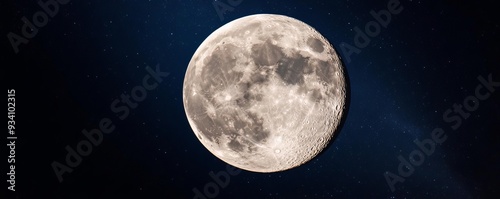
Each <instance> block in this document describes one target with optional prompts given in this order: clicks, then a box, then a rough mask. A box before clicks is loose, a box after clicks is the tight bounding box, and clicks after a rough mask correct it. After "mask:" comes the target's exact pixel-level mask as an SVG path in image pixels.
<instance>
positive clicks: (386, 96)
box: [0, 0, 500, 199]
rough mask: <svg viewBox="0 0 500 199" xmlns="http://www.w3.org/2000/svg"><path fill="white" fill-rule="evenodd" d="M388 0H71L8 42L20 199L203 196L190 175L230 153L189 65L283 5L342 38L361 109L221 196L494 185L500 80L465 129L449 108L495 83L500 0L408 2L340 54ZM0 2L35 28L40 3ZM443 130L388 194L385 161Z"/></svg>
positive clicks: (216, 167)
mask: <svg viewBox="0 0 500 199" xmlns="http://www.w3.org/2000/svg"><path fill="white" fill-rule="evenodd" d="M44 2H45V1H44ZM61 2H62V1H61ZM220 2H222V3H223V4H225V5H228V6H231V5H230V2H228V1H225V0H221V1H220ZM233 2H237V1H233ZM388 2H389V0H380V1H347V0H339V1H250V0H242V2H241V3H240V4H238V5H235V6H231V9H232V11H227V12H226V13H225V14H224V15H223V17H224V20H221V18H220V16H219V15H218V13H217V11H216V9H215V8H214V6H213V1H211V0H197V1H189V0H184V1H160V0H158V1H84V2H82V1H70V2H69V3H67V4H65V5H60V7H59V11H58V12H57V13H56V14H55V16H54V17H50V19H49V21H48V22H47V24H46V25H45V26H44V27H40V28H39V30H38V33H37V34H36V35H35V36H34V37H33V38H30V39H29V43H27V44H20V45H19V52H18V53H14V50H13V48H12V45H11V44H10V43H9V40H8V38H7V37H4V39H2V49H3V50H2V52H3V53H2V55H1V56H2V62H1V63H2V64H3V66H4V68H6V73H5V74H6V76H5V77H6V82H7V87H8V89H10V88H14V89H16V92H17V99H16V100H17V102H18V103H17V110H18V113H17V117H16V124H17V129H18V134H19V135H18V137H19V140H18V141H17V142H18V143H19V144H18V149H17V151H16V152H17V154H18V158H17V164H16V166H17V169H16V172H17V175H16V177H17V184H16V188H17V191H16V192H15V193H11V192H10V191H8V190H6V191H8V192H9V193H10V194H11V195H12V196H14V197H13V198H34V197H36V198H40V197H50V198H109V197H111V198H118V197H121V198H132V197H135V198H136V197H140V198H193V197H194V196H195V193H194V192H193V188H196V189H199V190H201V192H203V188H204V186H206V185H207V183H210V182H213V181H214V180H213V179H212V178H211V177H210V176H209V172H210V171H213V172H215V173H217V172H219V171H224V170H225V169H226V165H227V164H225V163H224V162H222V161H221V160H219V159H217V158H216V157H215V156H213V155H212V154H210V152H209V151H208V150H206V149H205V148H204V147H203V146H202V145H201V143H200V142H199V141H198V140H197V138H196V137H195V136H194V134H193V132H192V130H191V128H190V126H189V124H188V122H187V119H186V116H185V113H184V109H183V105H182V83H183V78H184V73H185V71H186V68H187V65H188V63H189V61H190V59H191V56H192V55H193V54H194V52H195V50H196V49H197V47H198V46H199V45H200V44H201V42H203V40H204V39H205V38H206V37H207V36H208V35H209V34H210V33H212V32H213V31H214V30H216V29H217V28H219V27H220V26H222V25H224V24H225V23H227V22H229V21H231V20H234V19H237V18H239V17H243V16H247V15H251V14H259V13H271V14H282V15H287V16H290V17H294V18H296V19H299V20H301V21H303V22H305V23H307V24H309V25H310V26H312V27H314V28H315V29H316V30H317V31H318V32H320V33H321V34H322V35H323V36H324V37H325V38H326V39H328V40H329V41H330V43H332V44H333V45H334V47H335V48H336V50H337V52H338V53H339V54H340V56H341V57H342V59H343V60H344V64H345V68H346V70H347V72H348V75H349V80H350V90H351V92H350V106H349V111H348V114H347V117H346V120H345V123H344V124H343V127H342V129H341V130H340V134H339V135H338V137H336V139H335V140H334V141H333V142H332V143H331V144H330V146H329V147H328V148H327V149H326V150H325V151H324V152H323V153H321V154H320V155H319V156H318V157H317V158H315V159H313V160H312V161H310V162H309V163H307V164H305V165H303V166H301V167H298V168H295V169H292V170H289V171H284V172H279V173H271V174H260V173H253V172H247V171H241V173H239V174H237V175H235V176H231V178H230V182H229V183H228V185H227V187H225V188H220V189H219V192H218V193H217V194H215V195H216V196H217V198H287V199H288V198H493V196H495V195H498V194H499V193H498V187H500V184H499V183H498V181H497V180H498V178H499V177H500V173H499V171H498V168H499V167H500V160H499V158H500V157H499V153H498V151H499V149H500V147H499V145H498V141H500V137H499V135H498V133H497V132H499V130H500V125H499V124H500V123H499V121H500V114H499V113H500V107H499V103H498V102H499V101H500V94H499V93H498V92H499V91H500V87H496V91H491V90H488V89H487V88H486V87H485V86H483V87H484V88H482V90H481V91H480V93H488V92H489V93H491V94H490V96H489V97H487V99H485V100H478V101H477V102H478V106H477V110H475V111H470V116H469V117H468V118H467V119H463V117H461V118H462V119H460V120H461V121H462V123H461V124H460V126H459V128H457V129H456V130H453V129H452V127H451V126H453V125H454V124H457V123H456V122H457V120H458V119H457V118H456V117H454V118H452V119H450V118H449V121H447V120H445V119H443V114H444V113H445V112H446V111H447V110H448V109H451V110H452V111H453V110H454V104H457V105H458V104H463V102H464V99H467V97H468V96H476V88H477V86H478V85H484V84H481V81H480V80H478V77H479V76H482V77H484V78H485V79H486V81H487V80H488V75H489V74H491V76H492V79H493V80H492V81H497V82H499V81H500V72H499V70H498V69H497V68H498V67H497V64H498V53H499V52H500V50H499V47H498V42H497V41H496V40H494V39H493V38H495V37H498V30H499V25H500V24H499V22H498V20H497V18H498V16H497V14H496V13H495V12H496V11H495V10H494V9H493V8H494V6H493V4H492V3H487V2H484V3H471V2H456V1H439V2H434V1H415V0H413V1H411V0H410V1H409V0H401V1H400V4H401V5H400V6H401V9H402V10H401V12H400V13H398V14H393V15H392V17H391V21H390V23H388V25H387V27H385V28H381V29H380V33H379V34H377V35H375V36H374V37H370V43H369V44H368V45H367V46H366V47H364V48H359V50H360V51H359V54H352V55H350V56H348V55H346V54H345V53H343V52H342V50H341V46H342V45H341V44H342V43H346V44H349V45H352V46H356V45H355V41H354V39H355V37H356V34H357V33H356V31H355V29H356V27H359V28H360V29H362V30H364V29H365V25H366V24H368V23H369V22H370V21H374V18H373V16H372V15H370V11H372V10H373V11H376V12H379V11H380V10H383V9H384V10H385V9H387V4H388ZM219 5H220V4H219ZM0 7H2V8H5V9H4V10H3V11H4V12H2V13H5V14H6V15H5V16H4V17H3V18H4V19H5V20H3V22H2V26H1V30H2V34H3V35H8V33H9V32H13V33H16V34H18V35H21V36H22V33H21V28H22V25H23V21H22V20H21V18H22V17H23V16H26V17H27V18H28V19H30V20H32V16H33V14H34V13H36V12H38V11H40V10H42V9H41V7H40V6H38V5H37V3H36V2H35V1H25V2H14V1H8V2H5V3H3V4H2V6H0ZM4 24H5V25H4ZM347 57H349V59H350V61H347V60H348V58H347ZM156 65H159V68H160V69H161V71H164V72H168V76H166V77H164V78H163V81H162V82H158V87H156V88H155V89H152V90H149V91H148V92H147V96H146V97H145V99H144V100H143V101H141V102H140V103H138V104H137V107H136V108H133V109H130V110H129V111H130V112H129V114H128V115H127V117H126V118H125V119H124V120H120V119H119V118H118V116H119V115H117V114H115V113H114V112H113V111H112V109H111V108H110V106H111V104H112V103H113V102H114V101H115V99H121V97H120V95H122V94H130V92H131V90H132V89H133V88H134V87H135V86H138V85H142V84H143V82H142V80H143V78H144V77H145V76H146V75H148V74H150V73H149V72H148V71H147V69H146V67H148V66H149V67H151V68H153V69H154V68H155V66H156ZM493 88H494V87H493ZM476 98H477V97H476ZM471 102H474V101H471ZM458 115H460V114H459V113H455V112H453V113H452V114H450V115H449V117H452V116H457V117H458ZM102 118H110V119H111V120H112V121H113V125H114V126H115V130H114V131H113V132H112V133H110V134H105V135H104V136H103V141H102V143H100V145H99V146H96V147H94V148H93V150H92V153H91V154H90V155H88V156H86V157H83V158H82V161H81V164H79V165H78V166H76V167H75V168H73V172H71V173H66V174H64V175H63V179H64V180H63V181H62V182H59V181H58V178H57V177H56V175H55V173H54V171H53V168H52V166H51V165H52V164H53V162H54V161H57V162H61V163H65V157H66V154H67V151H66V150H65V147H66V146H67V145H69V146H71V147H76V146H77V143H79V142H80V141H81V140H84V139H86V137H85V136H84V135H83V134H82V133H81V131H82V130H83V129H87V130H89V131H90V130H91V129H94V128H98V127H99V123H100V121H101V119H102ZM435 128H441V129H443V132H444V133H445V134H444V135H441V136H446V140H445V141H444V142H443V143H442V144H437V145H436V146H435V150H434V152H433V153H432V154H431V155H425V159H424V160H423V162H422V164H421V165H419V166H414V171H413V173H412V174H410V175H409V176H408V177H405V178H404V179H405V181H404V182H398V183H396V184H395V190H394V191H391V189H390V186H389V185H388V183H387V181H386V179H385V178H384V173H386V172H387V171H388V172H391V173H394V174H396V175H401V174H400V173H398V165H399V164H400V160H399V159H398V156H400V155H401V156H402V157H404V158H405V159H406V160H408V161H410V160H409V159H408V158H409V154H410V153H412V151H414V150H415V149H418V146H417V145H416V144H414V140H415V139H418V140H420V141H422V140H425V139H429V138H430V139H432V132H433V130H434V129H435ZM4 137H6V136H4ZM441 138H442V137H441ZM5 154H6V156H7V153H5ZM416 160H418V158H417V159H416ZM410 164H411V163H410ZM7 167H8V164H6V166H4V168H3V169H4V170H5V171H6V172H8V169H7ZM4 177H5V178H7V176H4ZM7 186H8V185H7V184H5V187H7Z"/></svg>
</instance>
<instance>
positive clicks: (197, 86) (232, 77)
mask: <svg viewBox="0 0 500 199" xmlns="http://www.w3.org/2000/svg"><path fill="white" fill-rule="evenodd" d="M346 86H347V85H346V73H345V69H344V66H343V65H342V62H341V61H340V58H339V56H338V54H337V53H336V51H335V50H334V49H333V47H332V45H331V44H330V43H329V42H328V41H327V40H326V39H325V38H324V37H323V36H322V35H321V34H319V33H318V32H317V31H316V30H315V29H313V28H312V27H310V26H309V25H307V24H305V23H303V22H301V21H299V20H297V19H294V18H291V17H287V16H283V15H274V14H258V15H250V16H246V17H242V18H239V19H236V20H234V21H231V22H229V23H227V24H225V25H224V26H222V27H220V28H219V29H217V30H216V31H214V32H213V33H212V34H210V35H209V36H208V38H207V39H205V40H204V41H203V43H202V44H201V45H200V46H199V47H198V49H197V50H196V52H195V53H194V55H193V57H192V59H191V61H190V62H189V66H188V68H187V71H186V74H185V78H184V85H183V103H184V110H185V112H186V115H187V118H188V121H189V124H190V126H191V128H192V129H193V132H194V133H195V135H196V137H197V138H198V139H199V141H200V142H201V143H202V144H203V145H204V146H205V147H206V148H207V149H208V150H209V151H210V152H211V153H212V154H214V155H215V156H216V157H218V158H219V159H221V160H223V161H224V162H226V163H228V164H231V165H233V166H235V167H238V168H241V169H244V170H248V171H254V172H263V173H268V172H277V171H283V170H287V169H291V168H294V167H297V166H300V165H302V164H304V163H306V162H307V161H309V160H311V159H312V158H314V157H315V156H316V155H317V154H318V153H320V152H321V151H322V150H323V149H324V148H325V147H326V146H327V145H328V143H329V142H330V141H331V140H332V137H333V136H334V135H333V134H334V132H335V130H336V129H337V128H339V125H340V121H341V118H342V116H343V114H344V111H346V99H347V98H346Z"/></svg>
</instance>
